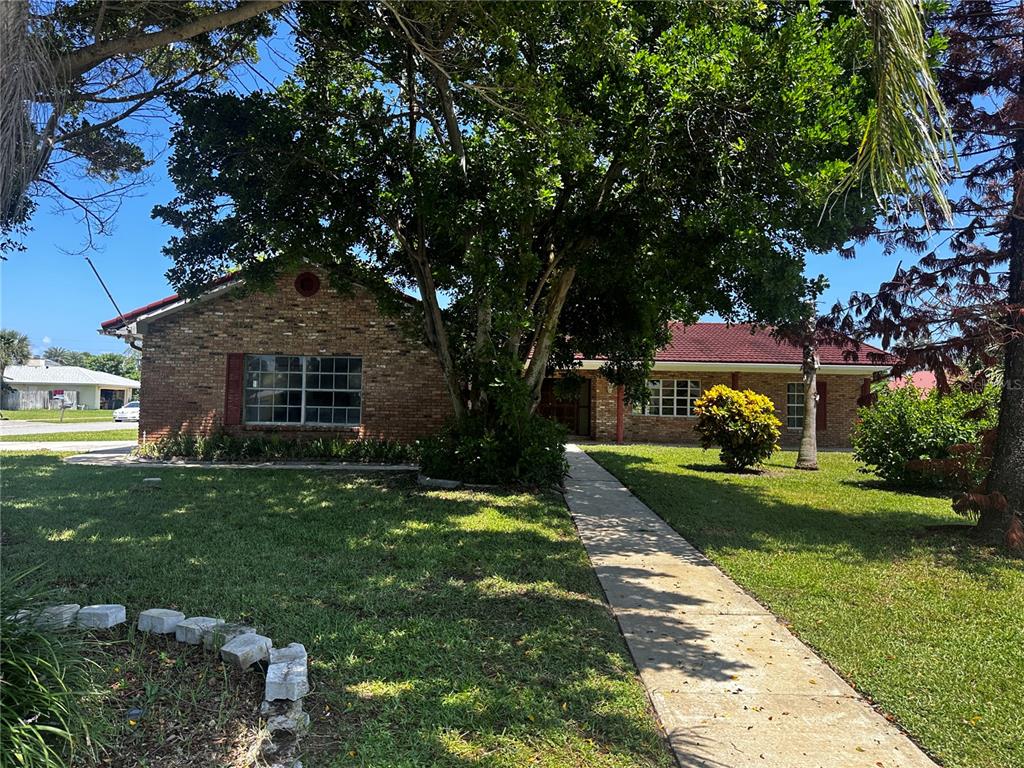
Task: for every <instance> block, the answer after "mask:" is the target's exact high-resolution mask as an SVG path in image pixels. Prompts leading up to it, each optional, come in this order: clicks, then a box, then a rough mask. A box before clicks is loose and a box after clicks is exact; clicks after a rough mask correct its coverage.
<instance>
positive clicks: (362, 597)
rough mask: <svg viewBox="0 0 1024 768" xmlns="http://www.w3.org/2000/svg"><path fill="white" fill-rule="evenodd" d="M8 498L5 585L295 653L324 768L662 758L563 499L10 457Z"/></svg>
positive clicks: (653, 761) (317, 476) (712, 668)
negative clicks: (201, 622)
mask: <svg viewBox="0 0 1024 768" xmlns="http://www.w3.org/2000/svg"><path fill="white" fill-rule="evenodd" d="M143 476H159V477H161V478H162V483H161V486H160V488H159V490H143V489H142V486H141V479H142V477H143ZM4 484H5V486H6V488H5V489H4V494H5V495H4V498H5V510H4V520H3V525H4V528H5V530H9V531H10V533H11V541H12V542H13V543H12V544H11V545H9V546H6V547H5V549H4V562H3V567H4V568H5V569H10V570H12V571H17V570H20V569H22V568H23V566H24V565H25V564H28V563H32V564H41V565H43V568H42V569H41V571H40V573H41V574H45V578H46V579H47V580H48V581H49V582H50V583H52V584H60V585H62V586H64V587H65V589H66V591H67V598H68V599H69V600H74V601H75V602H79V603H82V604H86V603H99V602H123V603H125V604H126V605H127V606H128V609H129V615H135V614H137V612H138V611H139V610H142V609H145V608H150V607H157V606H159V607H171V608H179V609H180V610H183V611H184V612H186V613H188V614H190V615H214V616H218V615H219V616H221V617H223V618H226V619H229V620H242V621H247V622H250V623H252V624H254V625H256V626H258V627H259V628H260V629H262V630H263V631H265V633H266V634H268V635H269V636H271V637H272V638H273V639H274V641H275V644H277V645H284V644H286V643H288V642H293V641H294V642H302V643H304V644H305V645H306V647H307V648H308V650H309V653H310V661H311V677H312V682H313V686H314V691H313V692H312V694H311V696H310V699H309V701H310V703H311V704H312V705H313V706H314V709H315V713H316V716H315V717H314V725H313V727H314V734H313V737H312V738H311V740H310V744H311V745H313V746H314V749H318V750H319V754H317V755H314V757H313V760H312V761H311V762H313V763H314V764H332V762H334V761H337V763H338V764H347V763H348V762H351V759H350V758H348V757H347V756H348V755H351V754H355V755H356V756H357V759H358V762H359V763H360V764H363V765H381V766H384V765H388V766H392V765H451V766H461V765H477V766H499V765H513V764H516V765H519V764H528V763H533V762H534V761H536V763H537V764H539V765H550V766H556V765H565V764H586V765H595V766H600V765H624V764H629V765H667V764H668V762H669V758H668V754H667V751H666V750H665V748H664V744H663V741H662V734H661V733H660V731H659V729H658V727H657V725H656V723H655V721H654V719H653V718H652V717H651V716H650V714H649V712H648V708H647V702H646V698H645V695H644V693H643V690H642V688H641V686H640V685H639V684H638V682H637V681H636V679H635V672H634V669H633V666H632V663H631V661H630V659H629V657H628V654H627V651H626V649H625V646H624V644H623V642H622V638H621V636H620V635H619V633H618V630H617V628H616V626H615V623H614V620H613V619H612V617H611V615H610V613H609V611H608V609H607V606H606V605H605V604H604V602H603V601H602V600H601V599H600V592H599V590H598V587H597V584H596V580H595V577H594V574H593V572H592V570H591V569H590V567H589V564H588V561H587V559H586V555H585V553H584V552H583V550H582V547H581V546H580V544H579V542H578V540H577V539H576V537H575V534H574V532H573V529H572V524H571V521H570V520H569V517H568V514H567V513H566V511H565V509H564V507H563V506H562V505H561V504H560V503H559V501H558V500H557V499H545V498H538V497H534V496H526V495H518V496H517V495H501V494H469V493H446V492H424V491H422V490H420V489H418V488H417V487H416V486H414V485H412V484H411V483H409V482H407V481H402V480H397V479H369V480H366V479H357V478H349V477H339V476H337V475H328V474H326V473H315V472H310V473H306V472H295V471H277V472H274V471H267V472H255V471H244V472H241V471H240V472H231V471H194V470H174V469H160V470H156V469H153V468H146V469H144V470H136V469H121V468H111V469H97V468H92V467H78V466H67V465H63V464H61V463H60V462H59V460H58V459H55V458H44V457H18V458H12V459H9V460H7V461H5V472H4ZM647 599H649V600H651V601H658V600H661V599H663V596H659V595H655V594H651V595H649V596H647ZM682 652H683V653H685V652H686V650H685V649H684V650H683V651H682ZM712 661H713V660H712ZM725 666H727V665H725V664H724V662H723V663H719V664H717V665H716V664H714V663H712V664H708V665H707V668H708V670H709V671H708V674H709V675H711V674H713V675H715V676H721V675H723V674H727V671H726V670H725Z"/></svg>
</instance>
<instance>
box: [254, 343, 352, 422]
mask: <svg viewBox="0 0 1024 768" xmlns="http://www.w3.org/2000/svg"><path fill="white" fill-rule="evenodd" d="M362 388H363V361H362V358H359V357H336V356H331V357H312V356H310V357H306V356H299V355H248V356H246V358H245V422H246V423H247V424H324V425H335V426H342V427H355V426H359V423H360V420H361V417H362V411H361V409H362Z"/></svg>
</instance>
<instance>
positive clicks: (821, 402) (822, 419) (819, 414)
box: [814, 381, 828, 432]
mask: <svg viewBox="0 0 1024 768" xmlns="http://www.w3.org/2000/svg"><path fill="white" fill-rule="evenodd" d="M815 420H816V423H815V425H814V428H815V429H817V430H818V431H819V432H821V431H823V430H826V429H828V382H827V381H819V382H818V408H817V410H816V411H815Z"/></svg>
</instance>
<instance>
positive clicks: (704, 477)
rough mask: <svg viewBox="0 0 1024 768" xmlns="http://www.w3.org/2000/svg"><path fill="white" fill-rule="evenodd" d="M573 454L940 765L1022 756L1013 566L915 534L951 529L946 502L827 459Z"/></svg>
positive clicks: (849, 461)
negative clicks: (726, 467)
mask: <svg viewBox="0 0 1024 768" xmlns="http://www.w3.org/2000/svg"><path fill="white" fill-rule="evenodd" d="M586 450H587V451H588V453H589V454H590V455H591V456H593V457H594V458H595V459H596V460H597V461H598V462H600V463H601V464H602V465H603V466H604V467H605V468H606V469H608V470H609V471H610V472H612V473H613V474H615V475H616V477H618V478H619V479H621V480H622V481H623V483H624V484H625V485H627V486H628V487H629V488H630V489H631V490H632V491H633V492H634V493H636V494H637V495H638V496H639V497H640V498H641V499H643V500H644V501H645V502H646V503H647V504H648V505H649V506H650V507H651V508H652V509H654V510H655V511H656V512H657V513H658V514H659V515H661V516H662V517H663V518H664V519H665V520H666V521H668V523H669V524H670V525H672V526H673V527H674V528H675V529H676V530H677V531H679V533H681V534H682V535H683V536H684V537H685V538H686V539H688V540H689V541H690V542H691V543H692V544H694V545H695V546H696V547H698V548H699V549H701V550H702V551H703V552H705V553H706V554H707V555H708V556H709V557H710V558H711V559H712V560H713V561H714V562H715V563H716V564H717V565H719V566H720V567H721V568H722V569H723V570H724V571H726V573H728V574H729V575H730V576H731V577H732V578H733V579H734V580H735V581H736V582H738V583H739V584H740V585H742V586H743V587H744V588H746V589H747V590H749V591H750V592H751V593H753V594H754V595H755V596H756V597H757V598H759V599H760V600H761V601H762V602H763V603H765V604H766V605H768V606H769V607H770V608H771V610H772V611H773V612H775V613H776V614H778V615H779V616H781V617H783V618H784V619H786V620H787V621H788V622H790V623H791V627H792V629H793V630H794V631H795V632H796V633H797V634H798V635H799V636H800V637H801V638H802V639H803V640H804V641H806V642H807V643H809V644H810V645H811V646H813V647H814V648H816V649H818V651H819V652H820V653H821V654H822V656H823V657H824V658H825V659H827V660H828V661H829V662H830V663H831V664H832V665H833V666H835V667H836V668H837V669H838V670H839V671H840V672H841V673H842V674H843V675H844V676H845V677H846V678H847V679H848V680H850V681H851V682H853V683H854V684H855V685H856V686H857V687H858V688H859V689H860V690H862V691H864V692H865V693H866V694H868V695H869V696H870V697H871V698H872V699H873V700H874V701H876V702H877V703H878V704H879V705H880V706H881V707H882V708H883V709H884V710H885V711H887V712H889V713H891V714H892V715H894V716H895V717H896V719H897V721H898V722H899V723H900V724H901V725H903V726H904V727H905V728H906V729H907V730H908V731H909V732H910V733H911V735H913V736H914V737H915V738H916V739H917V740H918V742H919V743H920V744H922V745H923V746H924V747H925V748H926V749H927V750H928V751H929V752H931V753H932V754H933V755H936V756H938V757H939V758H940V759H941V761H942V762H943V764H944V765H945V766H947V768H1006V766H1010V765H1024V742H1022V741H1021V739H1020V734H1021V733H1024V684H1022V679H1024V619H1022V617H1024V563H1022V561H1021V560H1019V559H1013V558H1010V557H1007V556H1005V555H1003V554H1001V553H1000V552H998V551H995V550H992V549H989V548H986V547H981V546H978V545H976V544H974V543H973V542H972V541H971V540H970V539H969V538H968V537H967V536H965V535H963V533H957V532H955V531H950V530H948V529H946V530H929V529H928V526H935V525H940V526H941V525H948V524H954V523H958V522H960V523H962V522H964V521H963V520H962V519H961V518H958V517H956V516H955V515H954V514H953V513H952V511H951V509H950V503H949V500H948V499H946V498H941V497H929V496H924V495H919V494H915V493H904V492H896V491H892V490H888V489H886V488H884V487H883V486H881V485H880V484H879V483H878V482H876V481H875V480H873V479H872V478H870V477H869V476H865V475H863V474H860V473H858V472H857V470H856V463H855V462H854V460H853V458H852V457H851V456H850V455H848V454H841V453H825V454H822V455H821V457H820V461H821V471H819V472H803V471H798V470H795V469H792V468H791V467H792V466H793V463H794V461H795V455H794V454H792V453H782V454H778V455H777V456H776V457H775V459H774V460H773V461H772V462H771V463H769V464H768V465H767V467H765V470H766V471H765V472H764V473H761V474H753V473H752V474H731V473H728V472H725V471H723V467H722V466H721V465H720V464H718V463H717V457H716V455H715V454H714V453H712V452H707V453H705V452H702V451H701V450H700V449H699V448H671V447H653V446H629V447H616V446H587V447H586Z"/></svg>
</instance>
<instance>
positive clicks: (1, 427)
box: [0, 419, 139, 441]
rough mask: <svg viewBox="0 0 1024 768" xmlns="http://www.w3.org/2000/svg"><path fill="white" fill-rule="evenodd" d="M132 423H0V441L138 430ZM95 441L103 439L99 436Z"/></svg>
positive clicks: (7, 421)
mask: <svg viewBox="0 0 1024 768" xmlns="http://www.w3.org/2000/svg"><path fill="white" fill-rule="evenodd" d="M138 427H139V425H138V422H134V421H114V420H110V421H65V422H64V423H63V424H61V423H58V422H50V421H15V420H14V419H8V420H6V421H0V441H2V440H3V438H4V436H5V435H50V434H55V433H59V432H100V433H102V432H115V431H117V430H123V429H138ZM97 439H101V440H102V439H103V438H102V436H99V437H98V438H97Z"/></svg>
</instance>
